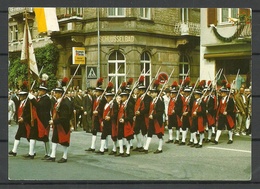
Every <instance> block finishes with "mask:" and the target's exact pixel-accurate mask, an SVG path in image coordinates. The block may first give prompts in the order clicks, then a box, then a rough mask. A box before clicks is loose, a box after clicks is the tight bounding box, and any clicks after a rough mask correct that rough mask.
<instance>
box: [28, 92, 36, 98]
mask: <svg viewBox="0 0 260 189" xmlns="http://www.w3.org/2000/svg"><path fill="white" fill-rule="evenodd" d="M28 98H29V99H30V100H32V99H33V98H36V97H35V96H34V95H33V94H32V93H29V94H28Z"/></svg>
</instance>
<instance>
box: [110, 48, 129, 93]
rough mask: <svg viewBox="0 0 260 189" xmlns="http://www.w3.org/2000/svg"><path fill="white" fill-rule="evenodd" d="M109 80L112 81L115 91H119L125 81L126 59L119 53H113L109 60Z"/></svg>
mask: <svg viewBox="0 0 260 189" xmlns="http://www.w3.org/2000/svg"><path fill="white" fill-rule="evenodd" d="M108 78H109V81H110V80H111V78H113V79H112V83H114V89H115V90H116V91H117V90H118V88H119V86H120V84H121V83H122V82H124V81H125V79H126V78H125V57H124V55H123V54H122V53H120V52H119V51H115V52H113V53H112V54H111V55H110V56H109V59H108Z"/></svg>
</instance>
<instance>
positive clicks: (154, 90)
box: [150, 79, 160, 93]
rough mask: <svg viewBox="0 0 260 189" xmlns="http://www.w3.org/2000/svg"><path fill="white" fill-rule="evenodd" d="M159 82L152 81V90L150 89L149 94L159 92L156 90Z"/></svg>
mask: <svg viewBox="0 0 260 189" xmlns="http://www.w3.org/2000/svg"><path fill="white" fill-rule="evenodd" d="M159 83H160V82H159V80H158V79H157V80H155V81H154V83H153V88H152V89H150V91H151V92H157V93H158V92H159V89H158V87H159Z"/></svg>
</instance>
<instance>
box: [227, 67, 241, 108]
mask: <svg viewBox="0 0 260 189" xmlns="http://www.w3.org/2000/svg"><path fill="white" fill-rule="evenodd" d="M239 72H240V69H239V70H238V71H237V76H236V78H237V77H238V74H239ZM235 81H236V80H233V82H232V83H231V86H230V90H229V93H228V97H227V98H226V103H228V101H229V98H230V94H231V91H232V88H233V86H234V83H235ZM226 109H227V105H226V107H225V110H224V112H225V111H226Z"/></svg>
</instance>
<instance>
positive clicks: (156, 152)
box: [153, 149, 162, 154]
mask: <svg viewBox="0 0 260 189" xmlns="http://www.w3.org/2000/svg"><path fill="white" fill-rule="evenodd" d="M153 153H154V154H160V153H162V150H158V149H157V150H156V151H155V152H153Z"/></svg>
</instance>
